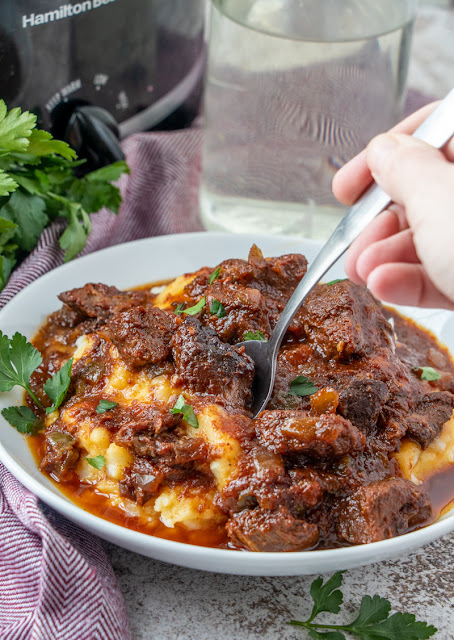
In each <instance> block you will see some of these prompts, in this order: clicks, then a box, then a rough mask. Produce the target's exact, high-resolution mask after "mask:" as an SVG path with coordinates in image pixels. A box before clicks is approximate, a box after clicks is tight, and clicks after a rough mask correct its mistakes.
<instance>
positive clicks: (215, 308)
mask: <svg viewBox="0 0 454 640" xmlns="http://www.w3.org/2000/svg"><path fill="white" fill-rule="evenodd" d="M210 313H212V314H213V315H214V316H217V317H218V318H225V309H224V305H223V304H222V303H221V302H219V300H216V298H213V302H212V303H211V304H210Z"/></svg>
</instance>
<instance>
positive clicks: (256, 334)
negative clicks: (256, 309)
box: [243, 330, 268, 342]
mask: <svg viewBox="0 0 454 640" xmlns="http://www.w3.org/2000/svg"><path fill="white" fill-rule="evenodd" d="M243 340H245V341H248V340H259V341H260V342H268V340H267V339H266V338H265V335H264V334H263V333H262V332H261V331H259V330H257V331H246V333H245V334H244V336H243Z"/></svg>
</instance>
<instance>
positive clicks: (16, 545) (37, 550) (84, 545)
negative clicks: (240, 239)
mask: <svg viewBox="0 0 454 640" xmlns="http://www.w3.org/2000/svg"><path fill="white" fill-rule="evenodd" d="M200 142H201V140H200V131H199V130H197V129H191V130H187V131H181V132H175V133H144V134H137V135H134V136H131V137H130V138H129V139H128V140H126V141H125V143H124V151H125V153H126V158H127V161H128V164H129V166H130V169H131V175H130V176H124V177H123V178H122V179H121V181H120V188H121V190H122V194H123V205H122V207H121V210H120V212H119V214H118V216H115V215H113V214H112V213H110V212H109V211H101V212H100V213H98V214H96V215H94V216H92V221H93V230H92V233H91V235H90V238H89V241H88V243H87V246H86V248H85V250H84V253H89V252H91V251H96V250H97V249H102V248H104V247H107V246H110V245H114V244H118V243H121V242H126V241H128V240H135V239H137V238H143V237H147V236H153V235H161V234H165V233H177V232H184V231H198V230H200V229H201V225H200V222H199V218H198V193H197V192H198V181H199V172H200ZM61 231H62V226H61V224H60V223H55V224H54V225H53V226H51V227H50V228H49V229H47V230H46V231H45V232H44V233H43V235H42V237H41V239H40V241H39V244H38V246H37V247H36V249H35V250H34V251H33V253H32V254H31V255H30V256H29V258H27V260H26V261H25V262H24V263H23V264H22V265H21V266H20V267H19V268H18V269H16V271H15V272H14V274H13V275H12V277H11V278H10V281H9V283H8V285H7V286H6V287H5V289H4V290H3V291H2V293H1V295H0V307H2V306H3V305H4V304H6V302H8V300H10V299H11V298H12V297H13V296H14V295H15V294H16V293H17V292H18V291H19V290H20V289H22V288H23V287H24V286H26V285H27V284H29V283H30V282H32V281H33V280H35V279H36V278H38V277H39V276H41V275H43V274H44V273H46V272H47V271H49V270H50V269H53V268H54V267H56V266H58V265H60V264H61V263H62V251H61V249H60V247H59V245H58V237H59V235H60V233H61ZM0 638H1V640H49V639H50V638H52V640H130V639H131V634H130V631H129V624H128V618H127V615H126V610H125V606H124V602H123V597H122V595H121V592H120V589H119V586H118V583H117V580H116V578H115V575H114V573H113V571H112V568H111V566H110V563H109V561H108V559H107V556H106V554H105V552H104V549H103V546H102V543H101V541H100V540H99V539H98V538H96V537H95V536H93V535H91V534H89V533H87V532H85V531H83V530H82V529H80V528H79V527H77V526H76V525H74V524H72V523H70V522H69V521H67V520H66V519H65V518H63V517H61V516H59V515H58V514H56V513H55V512H53V511H52V510H50V509H49V508H47V507H45V506H44V505H43V504H42V503H41V502H40V501H39V500H38V499H37V498H36V497H35V496H34V495H33V494H32V493H30V492H29V491H28V490H27V489H26V488H25V487H23V486H22V485H21V484H20V483H19V482H18V481H17V480H16V479H15V478H14V477H13V476H12V475H11V474H10V473H9V472H8V471H7V469H5V468H4V467H3V466H2V465H1V464H0ZM150 639H151V637H150Z"/></svg>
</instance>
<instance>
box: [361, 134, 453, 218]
mask: <svg viewBox="0 0 454 640" xmlns="http://www.w3.org/2000/svg"><path fill="white" fill-rule="evenodd" d="M367 164H368V166H369V168H370V170H371V172H372V175H373V177H374V180H375V181H376V182H377V184H379V185H380V187H381V188H382V189H383V190H384V191H386V193H387V194H388V195H389V196H390V198H392V200H393V201H394V202H396V203H398V204H400V205H402V206H403V207H404V208H405V210H406V213H407V219H408V222H409V223H410V226H412V227H413V228H414V227H416V226H418V225H419V224H421V222H422V220H421V217H423V218H424V220H425V221H427V216H428V215H432V212H434V211H438V212H440V213H444V215H445V216H446V215H447V212H448V211H450V210H452V206H453V205H452V202H453V200H452V198H453V184H454V165H453V164H452V163H450V162H448V161H447V160H446V158H445V156H444V155H443V153H442V152H441V151H438V149H435V148H434V147H432V146H430V145H429V144H426V143H425V142H422V141H421V140H418V139H416V138H413V137H412V136H409V135H405V134H403V133H385V134H382V135H379V136H377V137H376V138H374V139H373V140H372V141H371V142H370V143H369V146H368V147H367ZM432 222H434V220H433V219H432Z"/></svg>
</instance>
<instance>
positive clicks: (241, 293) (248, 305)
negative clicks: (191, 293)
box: [203, 282, 271, 343]
mask: <svg viewBox="0 0 454 640" xmlns="http://www.w3.org/2000/svg"><path fill="white" fill-rule="evenodd" d="M206 298H207V303H208V308H209V309H211V308H212V305H213V303H214V302H215V301H218V302H220V303H221V304H222V306H223V307H224V314H223V315H222V316H221V317H218V315H216V313H211V312H210V311H209V312H208V313H205V315H204V318H203V322H204V323H205V324H208V325H209V326H211V327H212V328H213V329H214V330H215V331H216V333H217V334H218V336H219V337H220V338H221V340H223V341H224V342H231V343H235V342H242V341H243V340H244V334H245V333H246V332H248V331H254V332H255V331H261V332H262V333H263V335H264V337H265V338H269V336H270V333H271V324H270V313H269V310H268V306H267V302H266V299H265V298H264V296H263V295H262V294H261V293H260V291H259V290H258V289H252V288H250V287H243V286H241V285H237V284H229V285H222V284H220V283H216V282H215V283H214V284H213V285H211V286H209V287H208V288H207V290H206Z"/></svg>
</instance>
